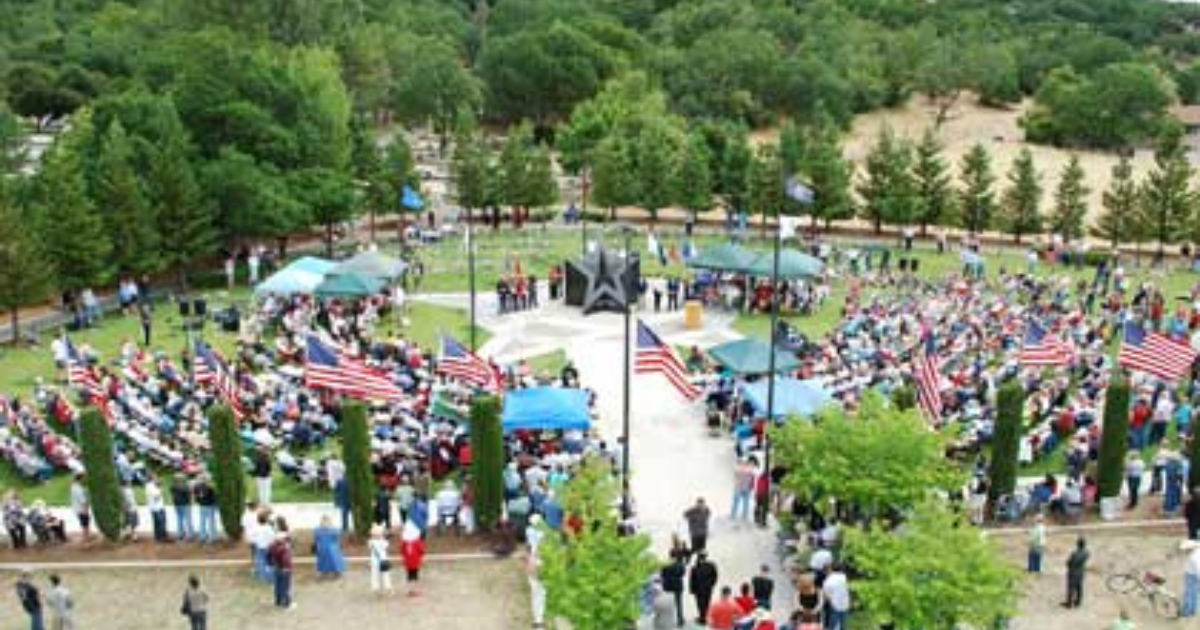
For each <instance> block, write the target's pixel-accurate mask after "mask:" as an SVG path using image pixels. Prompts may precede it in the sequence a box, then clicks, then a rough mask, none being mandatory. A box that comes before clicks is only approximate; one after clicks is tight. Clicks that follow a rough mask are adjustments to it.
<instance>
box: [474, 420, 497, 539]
mask: <svg viewBox="0 0 1200 630" xmlns="http://www.w3.org/2000/svg"><path fill="white" fill-rule="evenodd" d="M471 453H472V454H473V455H474V459H473V460H472V462H471V480H472V484H473V488H472V489H473V490H474V491H475V518H476V520H478V521H479V526H480V527H481V528H483V529H484V530H489V529H491V528H493V527H495V526H496V525H498V524H499V523H500V517H501V513H502V511H503V508H504V434H503V432H502V431H501V427H500V399H498V398H496V397H495V396H476V397H475V398H474V399H472V401H471Z"/></svg>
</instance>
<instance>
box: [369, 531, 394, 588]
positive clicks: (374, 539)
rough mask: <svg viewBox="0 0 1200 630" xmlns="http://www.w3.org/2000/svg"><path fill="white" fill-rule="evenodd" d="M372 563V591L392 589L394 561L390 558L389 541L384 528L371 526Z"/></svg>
mask: <svg viewBox="0 0 1200 630" xmlns="http://www.w3.org/2000/svg"><path fill="white" fill-rule="evenodd" d="M367 551H368V553H369V554H370V564H371V592H372V593H378V592H379V590H380V589H383V591H384V592H389V591H391V590H392V570H391V569H392V566H391V565H392V561H391V560H390V559H389V558H388V541H387V539H386V538H384V537H383V528H382V527H380V526H379V525H376V526H374V527H372V528H371V540H369V541H367Z"/></svg>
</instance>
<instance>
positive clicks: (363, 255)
mask: <svg viewBox="0 0 1200 630" xmlns="http://www.w3.org/2000/svg"><path fill="white" fill-rule="evenodd" d="M407 268H408V264H407V263H405V262H404V261H403V260H400V259H399V258H393V257H392V256H388V255H387V254H382V253H380V252H379V251H378V250H373V249H372V250H367V251H365V252H360V253H358V254H355V255H354V256H353V257H351V258H348V259H346V260H344V261H342V262H341V263H339V264H338V265H337V266H336V267H334V268H333V269H332V270H331V271H330V272H329V274H330V275H333V276H340V275H346V274H354V275H359V276H365V277H369V278H376V279H378V280H382V281H384V282H391V281H393V280H395V279H396V278H399V277H400V276H401V275H403V274H404V270H405V269H407Z"/></svg>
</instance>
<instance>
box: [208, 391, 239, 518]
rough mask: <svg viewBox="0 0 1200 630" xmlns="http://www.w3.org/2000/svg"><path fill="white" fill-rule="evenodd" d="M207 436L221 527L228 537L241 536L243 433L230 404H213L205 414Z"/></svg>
mask: <svg viewBox="0 0 1200 630" xmlns="http://www.w3.org/2000/svg"><path fill="white" fill-rule="evenodd" d="M208 436H209V440H211V441H212V465H213V485H214V486H216V490H217V508H218V509H219V511H220V512H221V527H222V528H224V530H225V534H226V535H227V536H228V537H229V539H230V540H239V539H240V538H241V537H242V511H243V510H244V509H245V505H246V475H245V473H244V472H243V470H242V436H241V435H240V434H239V433H238V427H237V420H236V419H235V418H234V417H233V412H232V411H230V409H229V407H226V406H224V405H220V406H217V407H213V409H212V411H210V412H209V413H208Z"/></svg>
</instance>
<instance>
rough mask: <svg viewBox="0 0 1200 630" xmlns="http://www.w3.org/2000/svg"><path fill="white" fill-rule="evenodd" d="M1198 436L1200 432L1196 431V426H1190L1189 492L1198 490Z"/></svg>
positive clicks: (1199, 454) (1199, 467)
mask: <svg viewBox="0 0 1200 630" xmlns="http://www.w3.org/2000/svg"><path fill="white" fill-rule="evenodd" d="M1198 436H1200V430H1197V429H1196V425H1195V424H1192V445H1191V448H1190V449H1189V455H1188V457H1189V458H1190V459H1191V465H1190V467H1189V468H1188V490H1189V491H1193V490H1194V489H1195V488H1200V437H1198Z"/></svg>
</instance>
